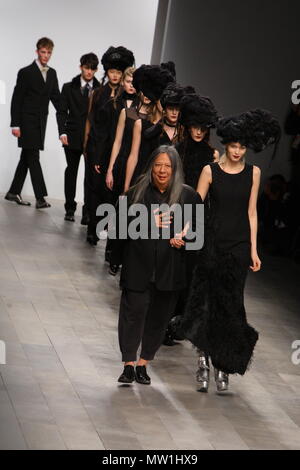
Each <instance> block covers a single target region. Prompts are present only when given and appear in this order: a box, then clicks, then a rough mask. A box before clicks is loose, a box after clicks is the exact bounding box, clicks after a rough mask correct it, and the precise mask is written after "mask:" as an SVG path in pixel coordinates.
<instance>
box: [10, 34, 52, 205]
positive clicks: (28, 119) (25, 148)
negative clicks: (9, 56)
mask: <svg viewBox="0 0 300 470" xmlns="http://www.w3.org/2000/svg"><path fill="white" fill-rule="evenodd" d="M53 47H54V44H53V42H52V41H51V39H48V38H41V39H39V41H38V42H37V51H36V53H37V59H36V60H35V61H34V62H33V63H32V64H31V65H29V66H27V67H24V68H23V69H21V70H20V71H19V73H18V77H17V83H16V86H15V89H14V92H13V96H12V102H11V127H12V134H13V135H14V136H15V137H17V138H18V146H19V147H21V148H22V152H21V156H20V161H19V163H18V166H17V169H16V172H15V176H14V179H13V182H12V184H11V187H10V189H9V191H8V193H7V194H6V196H5V199H7V200H9V201H15V202H16V203H17V204H20V205H27V206H28V205H30V203H29V202H25V201H23V199H22V197H21V192H22V188H23V184H24V181H25V178H26V175H27V171H28V169H29V171H30V176H31V181H32V186H33V190H34V194H35V198H36V208H37V209H43V208H46V207H50V204H48V203H47V202H46V200H45V199H44V197H45V196H47V189H46V185H45V181H44V177H43V173H42V168H41V165H40V161H39V158H40V155H39V151H40V150H44V140H45V132H46V125H47V117H48V106H49V101H51V102H52V103H53V105H54V107H55V108H56V109H58V104H59V97H60V92H59V88H58V81H57V75H56V71H55V70H54V69H53V68H51V67H48V65H47V64H48V61H49V60H50V57H51V54H52V50H53Z"/></svg>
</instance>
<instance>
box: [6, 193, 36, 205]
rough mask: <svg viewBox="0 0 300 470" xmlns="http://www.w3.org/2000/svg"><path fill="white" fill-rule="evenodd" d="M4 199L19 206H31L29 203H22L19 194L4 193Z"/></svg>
mask: <svg viewBox="0 0 300 470" xmlns="http://www.w3.org/2000/svg"><path fill="white" fill-rule="evenodd" d="M4 199H6V200H7V201H12V202H16V203H17V204H19V205H20V206H31V204H30V202H28V201H23V199H22V197H21V196H20V194H13V193H10V192H8V193H6V195H5V197H4Z"/></svg>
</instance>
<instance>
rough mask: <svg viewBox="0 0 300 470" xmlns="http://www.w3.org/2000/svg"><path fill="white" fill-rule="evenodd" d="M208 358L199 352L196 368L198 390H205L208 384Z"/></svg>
mask: <svg viewBox="0 0 300 470" xmlns="http://www.w3.org/2000/svg"><path fill="white" fill-rule="evenodd" d="M209 372H210V369H209V359H208V356H206V355H205V354H204V353H202V352H201V354H200V356H199V359H198V370H197V372H196V381H197V384H198V385H199V389H198V391H199V392H205V393H206V392H207V391H208V386H209Z"/></svg>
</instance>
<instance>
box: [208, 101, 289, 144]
mask: <svg viewBox="0 0 300 470" xmlns="http://www.w3.org/2000/svg"><path fill="white" fill-rule="evenodd" d="M217 135H218V136H220V137H221V142H222V144H228V143H230V142H239V143H240V144H241V145H245V146H246V147H249V148H251V149H252V150H253V151H254V152H261V151H262V150H263V149H264V148H266V147H268V146H269V145H272V144H274V143H278V141H279V139H280V136H281V129H280V125H279V122H278V121H277V119H276V118H275V117H274V116H273V115H272V114H271V113H270V112H269V111H266V110H264V109H253V110H250V111H246V112H244V113H242V114H239V115H237V116H231V117H225V118H222V119H220V120H219V122H218V125H217Z"/></svg>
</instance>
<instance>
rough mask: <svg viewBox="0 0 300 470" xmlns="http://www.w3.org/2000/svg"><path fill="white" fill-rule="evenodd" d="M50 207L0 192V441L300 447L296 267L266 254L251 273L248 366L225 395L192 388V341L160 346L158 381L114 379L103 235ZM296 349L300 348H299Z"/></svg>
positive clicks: (112, 282)
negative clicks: (98, 237) (255, 335)
mask: <svg viewBox="0 0 300 470" xmlns="http://www.w3.org/2000/svg"><path fill="white" fill-rule="evenodd" d="M51 202H52V204H53V205H52V207H51V209H48V210H44V211H43V210H39V211H38V210H36V209H34V207H20V206H17V205H16V204H14V203H9V202H7V201H4V200H3V197H2V196H1V198H0V340H2V341H5V343H6V350H7V363H6V364H5V365H0V373H1V374H0V449H146V450H148V449H300V365H295V364H293V362H292V360H291V356H292V352H293V350H292V346H291V345H292V342H293V341H294V340H297V339H299V340H300V309H299V289H300V285H299V278H300V276H299V271H300V268H299V266H297V265H294V264H292V263H291V261H289V260H286V259H283V258H272V257H270V258H268V259H266V260H265V263H264V264H265V268H264V269H263V270H262V272H260V273H257V274H253V273H251V274H250V275H249V278H248V281H247V289H246V307H247V313H248V320H249V322H250V323H251V324H253V325H254V326H255V327H256V329H257V330H258V331H259V332H260V340H259V343H258V345H257V348H256V353H255V359H254V362H253V365H252V367H251V369H250V371H249V372H248V373H247V374H246V375H245V376H244V377H240V376H234V377H232V378H231V380H230V391H229V392H228V393H227V394H226V395H222V396H221V395H217V394H216V391H215V384H214V382H212V383H211V386H210V391H209V393H208V394H201V393H199V392H197V388H196V384H195V381H194V374H195V369H196V355H195V352H194V351H193V349H192V347H191V346H190V344H188V343H187V342H183V343H180V344H178V345H177V346H174V347H171V348H170V347H166V346H163V347H161V349H160V351H159V353H158V355H157V358H156V360H155V361H154V362H153V364H152V365H151V367H149V371H150V375H151V377H152V385H151V386H143V385H139V384H134V385H133V386H131V387H126V388H124V387H122V386H118V384H117V377H118V376H119V374H120V372H121V370H122V365H121V363H120V354H119V348H118V339H117V316H118V303H119V297H120V291H119V288H118V278H113V277H111V276H109V275H108V274H107V265H106V264H105V263H104V258H103V254H104V246H105V242H104V241H102V242H100V243H99V244H98V246H97V248H93V247H90V246H89V245H88V244H86V242H85V228H84V227H82V226H81V225H80V217H79V215H78V216H77V220H76V223H70V222H64V220H63V215H64V210H63V203H62V202H60V201H51ZM299 357H300V354H299Z"/></svg>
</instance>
